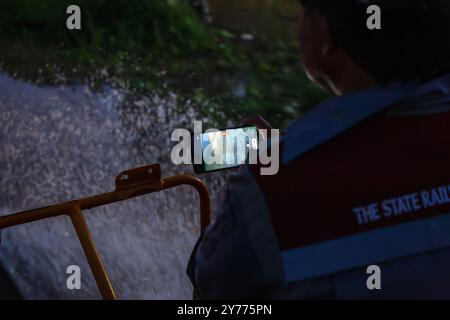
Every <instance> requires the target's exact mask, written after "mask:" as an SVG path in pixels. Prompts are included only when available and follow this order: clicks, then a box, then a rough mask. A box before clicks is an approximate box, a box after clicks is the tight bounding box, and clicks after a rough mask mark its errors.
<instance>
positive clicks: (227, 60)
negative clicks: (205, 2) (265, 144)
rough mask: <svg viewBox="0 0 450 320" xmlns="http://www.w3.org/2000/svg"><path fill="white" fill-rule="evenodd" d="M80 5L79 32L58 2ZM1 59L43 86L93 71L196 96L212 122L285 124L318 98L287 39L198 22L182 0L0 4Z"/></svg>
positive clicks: (102, 77) (19, 0)
mask: <svg viewBox="0 0 450 320" xmlns="http://www.w3.org/2000/svg"><path fill="white" fill-rule="evenodd" d="M70 4H77V5H79V6H80V7H81V9H82V30H80V31H70V30H67V28H66V19H67V16H68V15H67V14H66V8H67V6H68V5H70ZM0 37H1V41H0V42H1V43H0V52H2V53H1V56H0V60H1V61H2V62H3V63H4V66H3V68H4V69H5V70H6V71H8V72H11V73H16V74H18V75H19V76H20V75H22V76H23V77H30V78H33V77H36V76H37V75H38V73H39V76H40V77H42V74H44V75H47V76H46V80H45V82H46V83H52V82H55V81H57V79H54V78H53V75H54V74H55V73H56V71H58V73H61V72H62V73H63V74H65V75H66V77H65V79H72V80H74V81H75V79H80V78H81V79H83V78H85V77H86V75H91V74H92V73H93V72H94V71H95V72H97V71H98V70H104V72H97V74H96V80H97V81H98V82H99V85H101V84H102V83H103V84H104V83H105V82H108V81H111V80H113V82H114V85H118V86H120V87H123V88H127V89H133V90H137V91H139V92H156V93H158V94H160V95H164V94H166V93H167V92H169V91H172V92H176V93H178V95H179V98H180V99H189V100H193V101H194V102H196V104H197V105H198V106H199V108H200V109H201V111H202V112H203V113H204V114H205V115H206V116H209V117H211V118H213V119H214V120H215V122H216V123H217V125H225V124H226V123H227V122H229V121H230V120H231V121H234V122H238V121H239V120H240V119H242V118H244V117H247V116H251V115H255V114H261V115H263V116H264V117H266V118H267V119H268V120H269V121H270V122H272V123H273V124H274V125H275V126H282V125H285V124H286V122H287V121H289V120H292V119H293V118H294V117H296V116H297V115H298V114H299V113H300V112H302V111H304V110H306V109H308V108H309V107H311V106H313V105H315V104H317V103H318V102H320V100H322V99H323V98H324V94H323V93H322V92H321V91H320V89H319V88H318V87H316V86H315V85H313V84H311V83H310V82H309V80H308V79H307V78H306V76H305V75H304V73H303V72H302V70H301V68H300V66H299V62H298V52H297V48H296V46H295V45H294V44H289V43H283V42H281V41H273V40H270V39H263V38H256V39H254V40H251V41H248V40H243V39H241V37H240V34H239V33H231V32H229V31H227V30H223V29H220V28H217V27H212V26H207V25H205V24H204V23H203V22H202V21H200V19H199V18H198V17H197V15H196V13H195V12H194V10H193V9H192V8H191V6H190V5H189V4H188V3H187V1H183V0H133V1H125V0H110V1H106V0H78V1H75V0H70V1H69V0H14V1H2V2H0Z"/></svg>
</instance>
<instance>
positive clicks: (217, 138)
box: [191, 126, 258, 174]
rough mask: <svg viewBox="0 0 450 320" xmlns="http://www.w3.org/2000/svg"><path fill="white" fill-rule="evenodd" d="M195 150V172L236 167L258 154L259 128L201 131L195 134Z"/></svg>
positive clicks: (193, 159)
mask: <svg viewBox="0 0 450 320" xmlns="http://www.w3.org/2000/svg"><path fill="white" fill-rule="evenodd" d="M191 150H192V163H193V166H194V172H195V173H198V174H202V173H208V172H213V171H219V170H225V169H231V168H236V167H239V166H241V165H244V164H247V163H249V160H250V157H252V158H253V157H256V154H257V150H258V129H257V128H256V127H254V126H247V127H233V128H227V129H221V130H208V131H206V132H202V133H197V134H194V135H192V145H191ZM253 159H256V158H253Z"/></svg>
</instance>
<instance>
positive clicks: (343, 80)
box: [299, 0, 450, 94]
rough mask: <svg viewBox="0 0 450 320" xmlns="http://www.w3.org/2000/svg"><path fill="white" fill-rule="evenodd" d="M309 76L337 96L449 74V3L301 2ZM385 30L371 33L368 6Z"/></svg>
mask: <svg viewBox="0 0 450 320" xmlns="http://www.w3.org/2000/svg"><path fill="white" fill-rule="evenodd" d="M300 2H301V4H302V6H301V9H300V17H299V19H300V22H299V42H300V50H301V57H302V62H303V65H304V68H305V71H306V72H307V74H308V76H309V77H310V78H311V79H312V80H314V81H316V82H318V83H319V84H321V85H322V86H323V87H324V88H325V89H326V90H328V91H330V92H332V93H334V94H342V93H345V92H347V91H352V90H359V89H364V88H366V87H369V86H372V85H375V84H386V83H389V82H392V81H407V80H412V79H420V80H423V81H426V80H429V79H433V78H436V77H438V76H440V75H444V74H448V73H450V1H449V0H300ZM373 4H374V5H378V6H379V7H380V8H381V30H377V29H375V30H369V29H368V28H367V25H366V22H367V19H368V18H369V16H370V14H368V13H367V8H368V6H369V5H373Z"/></svg>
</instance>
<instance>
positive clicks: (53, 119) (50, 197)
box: [0, 74, 225, 299]
mask: <svg viewBox="0 0 450 320" xmlns="http://www.w3.org/2000/svg"><path fill="white" fill-rule="evenodd" d="M0 114H1V119H0V170H1V175H0V177H1V182H0V215H4V214H9V213H13V212H17V211H21V210H25V209H31V208H35V207H40V206H44V205H48V204H52V203H56V202H61V201H67V200H71V199H74V198H77V197H82V196H89V195H94V194H97V193H102V192H105V191H110V190H112V189H113V188H114V177H115V175H117V174H118V173H119V172H121V171H123V170H126V169H129V168H133V167H136V166H141V165H144V164H150V163H161V168H162V174H163V176H170V175H174V174H177V173H181V172H183V173H192V170H191V169H190V168H189V167H187V166H178V167H176V166H174V165H172V164H171V162H170V151H171V148H172V146H173V143H172V142H171V141H170V134H171V132H172V130H173V129H175V128H178V127H190V126H192V121H193V120H194V119H196V118H198V117H199V116H198V114H197V112H196V110H195V106H193V105H192V104H190V103H189V102H187V103H185V104H184V105H179V104H178V103H177V99H176V96H175V95H173V94H169V95H167V96H166V97H164V98H162V97H158V96H155V95H153V96H149V97H148V96H142V95H138V94H136V93H132V92H127V91H125V90H119V89H114V88H112V87H106V88H104V89H103V90H101V91H100V92H93V91H92V90H90V89H89V88H88V87H86V86H84V85H74V86H66V85H62V86H52V87H51V86H47V87H38V86H36V85H33V84H29V83H26V82H23V81H19V80H14V79H12V78H10V77H8V76H6V75H4V74H0ZM200 120H203V121H205V120H206V119H200ZM206 122H207V121H206ZM206 180H207V181H206V183H207V185H208V187H209V190H210V193H211V195H212V201H213V204H217V203H219V202H220V199H219V198H220V194H221V192H220V191H221V190H222V188H223V186H224V183H225V178H224V175H223V174H213V175H211V176H208V177H206ZM84 213H85V217H86V220H87V223H88V225H89V227H90V229H91V232H92V234H93V236H94V239H95V241H96V243H97V245H98V249H99V251H100V254H101V256H102V258H103V261H104V263H105V266H106V269H107V271H108V272H109V275H110V277H111V281H112V283H113V285H114V287H115V289H116V292H117V294H118V297H119V298H122V299H183V298H190V297H191V285H190V283H189V280H188V278H187V276H186V273H185V268H186V264H187V260H188V257H189V254H190V252H191V250H192V247H193V245H194V243H195V240H196V238H197V236H198V233H199V217H198V216H199V204H198V197H197V195H196V191H195V190H194V189H191V187H187V186H186V187H178V188H175V189H171V190H167V191H163V192H159V193H154V194H151V195H147V196H143V197H140V198H136V199H133V200H130V201H126V202H123V203H117V204H112V205H108V206H105V207H100V208H96V209H92V210H89V211H85V212H84ZM0 263H1V264H2V265H3V267H4V268H5V270H6V271H7V273H8V274H9V275H10V276H11V278H12V279H13V281H14V282H15V284H16V285H17V287H18V288H19V290H20V291H21V293H22V295H23V296H24V297H25V298H28V299H89V298H100V295H99V292H98V290H97V287H96V285H95V281H94V279H93V277H92V275H91V272H90V270H89V267H88V264H87V262H86V260H85V257H84V254H83V252H82V249H81V246H80V244H79V243H78V240H77V238H76V235H75V232H74V230H73V227H72V225H71V223H70V220H69V218H67V217H57V218H52V219H47V220H43V221H38V222H33V223H31V224H26V225H22V226H17V227H13V228H9V229H6V230H3V231H2V244H1V246H0ZM72 264H76V265H79V266H80V267H81V272H82V273H81V274H82V281H81V282H82V287H81V290H68V289H67V286H66V280H67V277H68V275H67V274H66V268H67V267H68V266H69V265H72Z"/></svg>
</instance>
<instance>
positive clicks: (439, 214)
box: [253, 112, 450, 282]
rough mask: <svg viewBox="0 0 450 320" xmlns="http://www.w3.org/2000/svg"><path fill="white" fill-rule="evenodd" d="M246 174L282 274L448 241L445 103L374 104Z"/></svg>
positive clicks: (340, 266) (327, 270)
mask: <svg viewBox="0 0 450 320" xmlns="http://www.w3.org/2000/svg"><path fill="white" fill-rule="evenodd" d="M284 148H285V146H284V143H281V148H280V150H281V153H282V154H283V149H284ZM253 173H254V177H255V179H256V180H257V182H258V184H259V187H260V189H261V190H262V192H263V194H264V198H265V200H266V203H267V206H268V208H269V211H270V218H271V222H272V224H273V228H274V231H275V234H276V236H277V238H278V242H279V243H278V244H279V248H280V252H281V259H282V264H283V268H284V273H285V278H286V281H288V282H290V281H300V280H305V279H310V278H315V277H320V276H324V275H329V274H333V273H336V272H340V271H345V270H349V269H352V268H357V267H361V266H367V265H370V264H376V263H382V262H386V261H390V260H395V259H399V258H402V257H408V256H412V255H417V254H421V253H425V252H429V251H432V250H437V249H440V248H445V247H450V214H449V213H450V112H444V113H438V114H428V115H421V116H406V117H395V116H394V117H393V116H388V115H386V114H385V113H381V114H380V113H378V114H376V115H374V116H371V117H369V118H367V119H365V120H364V121H362V122H361V123H360V124H358V125H357V126H355V127H354V128H352V129H351V130H348V131H345V132H342V133H341V134H339V135H337V136H336V137H334V138H333V139H331V140H329V141H326V142H324V143H322V144H320V145H318V146H316V147H315V148H313V149H312V150H309V151H307V152H305V153H304V154H303V155H301V156H300V157H298V158H296V159H295V160H293V161H291V162H289V163H287V164H285V165H282V166H281V168H280V170H279V172H278V174H277V175H273V176H261V175H260V174H259V170H253Z"/></svg>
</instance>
